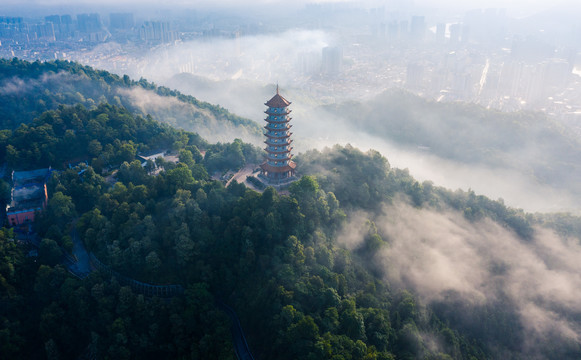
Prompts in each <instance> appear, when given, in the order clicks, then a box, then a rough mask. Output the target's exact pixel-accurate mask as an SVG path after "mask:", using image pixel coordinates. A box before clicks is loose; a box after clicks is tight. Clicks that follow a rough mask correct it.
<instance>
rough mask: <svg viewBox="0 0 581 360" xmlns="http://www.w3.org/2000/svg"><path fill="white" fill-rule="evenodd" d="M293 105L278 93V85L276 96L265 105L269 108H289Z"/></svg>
mask: <svg viewBox="0 0 581 360" xmlns="http://www.w3.org/2000/svg"><path fill="white" fill-rule="evenodd" d="M290 104H291V102H290V101H288V100H287V99H285V98H283V97H282V96H281V95H280V94H279V93H278V85H277V86H276V95H274V96H273V97H272V99H270V100H268V101H267V102H266V103H265V104H264V105H266V106H268V107H273V108H284V107H287V106H289V105H290Z"/></svg>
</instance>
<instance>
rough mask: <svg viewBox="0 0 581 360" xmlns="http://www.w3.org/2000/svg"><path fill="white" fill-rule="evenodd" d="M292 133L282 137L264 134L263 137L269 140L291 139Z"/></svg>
mask: <svg viewBox="0 0 581 360" xmlns="http://www.w3.org/2000/svg"><path fill="white" fill-rule="evenodd" d="M292 134H293V133H290V134H288V135H284V136H279V135H274V136H273V135H268V134H264V136H266V137H267V138H269V139H287V138H289V137H291V135H292Z"/></svg>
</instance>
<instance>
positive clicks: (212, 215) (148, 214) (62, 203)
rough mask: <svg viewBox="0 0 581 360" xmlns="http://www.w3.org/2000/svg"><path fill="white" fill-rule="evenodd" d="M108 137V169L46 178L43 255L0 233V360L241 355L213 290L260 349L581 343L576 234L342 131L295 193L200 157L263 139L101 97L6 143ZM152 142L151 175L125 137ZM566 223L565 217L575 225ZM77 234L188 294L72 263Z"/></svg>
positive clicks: (228, 157) (79, 142)
mask: <svg viewBox="0 0 581 360" xmlns="http://www.w3.org/2000/svg"><path fill="white" fill-rule="evenodd" d="M83 129H85V130H83ZM43 134H44V135H43ZM46 134H49V135H50V139H49V140H48V141H46V140H47V138H46V137H45V136H47V135H46ZM108 136H112V137H115V138H116V139H115V140H113V142H114V143H115V142H117V145H119V147H118V148H117V147H115V146H117V145H113V147H112V148H109V149H104V151H102V153H105V154H108V155H107V157H105V159H107V160H108V161H110V162H111V163H112V164H119V163H121V165H120V168H119V171H118V172H117V173H116V175H115V176H114V179H115V180H116V183H115V184H111V183H110V182H108V181H105V178H104V177H103V175H111V174H109V173H103V174H101V171H99V170H101V169H97V170H98V171H95V168H94V167H92V166H89V167H87V166H86V165H81V167H79V168H74V169H67V170H65V171H61V172H58V173H55V174H54V175H53V177H52V178H51V179H50V181H49V184H48V190H49V202H48V206H47V209H46V211H44V212H43V213H42V214H41V215H40V216H39V218H38V221H37V223H36V230H37V231H38V233H39V235H40V238H41V239H42V240H41V244H40V249H39V258H38V259H37V260H36V259H35V258H30V257H26V256H25V255H24V254H25V249H24V248H23V247H21V246H18V245H17V244H16V243H15V242H14V241H12V239H13V236H14V235H13V233H11V231H9V230H1V231H0V256H1V258H2V259H3V262H2V264H1V266H0V276H1V277H0V301H1V303H2V304H3V306H2V307H1V308H0V321H1V323H2V330H1V332H0V335H1V336H0V355H2V358H19V357H20V358H30V359H36V358H38V359H44V358H61V359H76V358H79V357H89V358H115V359H138V358H139V359H148V358H152V359H154V358H159V357H170V358H187V359H199V358H203V359H234V358H235V355H234V350H233V348H232V343H231V337H230V333H229V327H230V326H229V320H228V317H227V315H226V314H224V313H223V312H222V311H221V310H220V309H219V308H218V307H217V306H216V302H215V301H216V299H219V300H221V301H223V302H225V303H227V304H229V305H231V306H232V307H233V308H234V309H235V310H236V311H237V313H238V315H239V317H240V319H241V323H242V326H243V328H244V330H245V332H246V334H247V338H248V342H249V344H250V347H251V349H252V351H253V352H254V354H255V355H256V358H258V359H274V358H276V359H283V360H284V359H289V360H291V359H329V360H331V359H335V360H336V359H359V360H361V359H366V360H374V359H375V360H393V359H440V360H446V359H458V360H460V359H470V360H473V359H490V358H507V359H528V358H532V357H536V358H539V359H573V358H578V357H579V356H581V349H580V348H579V345H578V342H576V340H575V334H574V332H573V333H572V332H571V331H568V329H575V328H576V327H577V326H579V324H580V322H581V320H580V314H579V311H578V309H577V307H576V305H575V304H576V301H571V299H575V298H576V296H577V295H578V290H576V289H579V288H580V287H578V286H576V285H577V284H576V282H575V281H576V280H575V279H576V278H577V277H575V276H572V275H573V274H574V270H575V269H578V264H579V262H578V261H575V257H576V256H579V250H578V249H577V248H578V244H577V243H572V242H570V241H567V240H566V239H560V238H559V237H558V236H556V235H550V233H549V230H547V229H543V228H540V227H538V226H539V224H538V221H537V220H536V219H535V218H534V217H533V216H531V215H527V214H525V213H523V212H522V211H519V210H515V209H511V208H507V207H506V206H504V204H502V203H501V202H498V201H492V200H490V199H487V198H486V197H483V196H478V195H476V194H474V193H473V192H463V191H457V192H451V191H448V190H445V189H442V188H439V187H437V186H434V185H433V184H431V183H429V182H424V183H419V182H417V181H416V180H414V179H413V178H412V177H411V176H410V175H409V174H408V173H407V172H406V171H402V170H398V169H392V168H390V166H389V163H388V161H387V159H386V158H384V157H383V156H382V155H381V154H379V153H378V152H375V151H369V152H367V153H363V152H361V151H359V150H357V149H355V148H353V147H350V146H346V147H340V146H336V147H334V148H332V149H325V150H324V151H321V152H319V151H311V152H308V153H305V154H303V155H301V156H299V157H298V158H297V162H298V164H299V169H300V171H301V174H302V175H306V176H303V177H302V178H301V179H300V181H297V182H296V183H294V184H292V186H291V187H290V189H289V194H288V195H281V194H278V193H277V192H276V191H275V190H274V189H273V188H267V189H266V190H265V191H264V192H263V193H257V192H255V191H252V190H249V189H247V188H245V186H244V185H239V184H237V183H235V182H234V183H232V184H230V185H229V186H228V187H227V188H225V187H224V185H223V183H222V182H219V181H213V180H211V179H210V178H209V177H208V175H207V173H208V170H209V169H210V167H211V166H215V167H218V166H221V168H222V169H225V168H228V167H237V166H240V165H241V164H243V162H244V160H245V158H247V157H250V156H253V155H252V154H253V152H252V149H254V148H252V147H251V146H248V145H246V144H243V143H241V142H240V141H235V142H234V143H232V144H225V145H211V144H208V143H206V142H205V141H204V140H203V139H201V138H200V137H199V136H197V135H195V134H191V133H187V132H183V131H179V130H175V129H171V128H169V127H168V126H165V125H161V124H159V123H156V122H155V121H154V120H152V119H147V118H140V117H135V116H134V115H132V114H130V113H129V112H127V110H125V109H122V108H118V107H115V106H112V105H106V104H102V105H100V106H98V107H97V108H95V109H92V110H89V109H86V108H85V107H84V106H81V105H78V106H75V107H71V108H61V109H57V110H55V111H50V112H47V113H45V114H42V115H41V116H39V117H38V119H37V120H36V121H35V122H34V123H33V124H32V125H30V126H29V127H28V126H27V127H20V128H19V130H17V131H16V132H15V135H14V136H11V137H9V138H8V141H9V142H10V146H12V147H13V148H14V150H16V154H17V155H18V159H20V161H23V162H27V161H36V162H35V164H36V165H37V166H46V165H48V164H46V163H44V161H48V160H51V159H60V160H62V161H65V162H66V161H67V160H71V157H73V156H77V155H78V153H77V152H81V153H82V152H90V151H93V150H94V149H95V148H96V147H98V146H97V145H98V144H97V142H99V143H100V142H101V141H105V140H104V139H107V137H108ZM156 142H164V144H171V145H170V146H171V147H172V148H173V149H174V150H175V151H177V152H179V154H180V156H179V160H180V161H179V162H178V163H177V164H173V163H168V162H161V163H159V164H158V165H159V166H161V169H162V171H161V172H160V173H159V174H155V173H154V172H153V168H152V167H149V166H148V167H142V166H141V164H140V163H139V162H137V161H131V162H130V161H128V160H130V159H129V155H131V154H129V153H130V152H131V151H129V150H131V148H132V147H134V146H135V147H147V146H157V145H160V144H158V143H156ZM39 144H47V146H46V147H43V148H42V151H41V152H40V153H42V154H44V155H43V157H41V158H34V156H35V154H37V153H38V151H37V149H38V148H39ZM132 144H134V145H132ZM128 145H131V146H128ZM162 145H163V144H162ZM198 146H200V147H206V148H207V149H208V152H207V153H206V157H202V156H201V154H200V152H199V151H198ZM7 148H10V147H9V146H7ZM63 149H76V150H75V151H70V152H67V151H63ZM29 156H32V158H28V157H29ZM126 156H127V157H126ZM254 156H256V154H255V155H254ZM217 159H223V161H219V162H216V161H217ZM549 220H550V221H552V222H553V223H555V221H556V219H555V218H552V219H547V221H549ZM574 223H576V224H579V219H574V218H567V221H566V222H562V223H559V224H558V225H559V231H563V230H566V229H569V231H570V232H569V235H577V236H578V235H579V234H576V233H575V228H574V227H572V226H570V225H571V224H574ZM567 224H569V225H567ZM74 229H75V230H76V232H74V231H73V230H74ZM76 234H78V236H79V237H80V239H82V241H83V242H84V244H85V246H86V247H87V248H88V249H89V250H90V251H91V252H92V253H93V254H95V256H97V258H98V259H100V261H101V262H103V263H104V264H106V265H107V266H110V267H111V268H112V269H113V270H114V271H116V272H117V273H119V274H122V275H123V276H127V277H130V278H133V279H137V280H140V281H144V282H148V283H154V284H168V283H179V284H182V285H183V286H184V287H185V288H186V291H185V294H184V295H183V296H178V297H175V298H173V299H171V301H162V300H160V299H157V298H153V299H148V298H146V297H144V296H143V295H141V294H139V293H138V292H135V291H134V290H133V289H132V288H131V287H129V286H123V285H121V284H120V283H119V282H118V280H117V279H116V278H115V277H113V278H111V277H110V276H108V275H107V274H105V273H93V274H91V275H90V276H89V277H87V278H86V279H84V280H81V279H78V278H75V277H73V276H72V275H69V274H68V273H67V272H66V271H65V269H64V268H63V266H62V265H60V264H59V263H60V262H61V259H62V254H61V249H64V250H65V251H70V249H71V248H72V236H77V235H76ZM547 238H548V239H549V240H550V241H551V242H552V243H549V242H545V240H546V239H547ZM559 244H561V245H559ZM543 249H551V250H552V251H545V252H547V254H548V256H546V257H545V256H544V255H542V254H543V253H544V252H543V251H542V250H543ZM519 258H523V260H522V261H519V260H518V259H519ZM536 264H542V265H544V266H536ZM557 269H558V271H556V270H557ZM540 280H544V281H547V280H551V281H554V283H555V284H557V285H553V286H552V287H551V291H545V290H544V287H542V286H538V284H537V283H536V282H537V281H540ZM521 282H522V284H523V286H522V287H519V284H521ZM539 317H541V318H543V317H544V318H543V320H542V323H543V324H546V326H545V327H542V326H541V327H539V325H538V324H537V323H535V322H534V321H535V319H538V318H539ZM529 339H535V341H534V342H533V343H531V342H530V340H529Z"/></svg>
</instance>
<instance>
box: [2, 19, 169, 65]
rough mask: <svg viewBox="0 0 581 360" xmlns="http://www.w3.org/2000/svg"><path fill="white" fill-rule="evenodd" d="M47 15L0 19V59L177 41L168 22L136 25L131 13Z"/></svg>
mask: <svg viewBox="0 0 581 360" xmlns="http://www.w3.org/2000/svg"><path fill="white" fill-rule="evenodd" d="M107 20H108V21H104V20H103V19H102V18H101V15H100V14H97V13H90V14H86V13H85V14H77V15H75V16H71V15H68V14H65V15H49V16H45V17H44V18H43V19H29V18H23V17H8V16H0V56H2V57H14V56H16V57H19V58H22V59H30V60H36V59H41V60H51V59H71V54H72V53H74V52H82V51H87V50H90V49H91V48H92V47H94V46H96V45H98V44H102V43H106V42H109V41H114V42H118V43H127V42H131V43H134V44H142V45H147V46H151V45H158V44H168V43H174V42H176V41H178V40H180V37H179V35H178V32H177V31H175V30H173V29H172V27H171V25H170V22H169V21H141V22H136V21H135V19H134V17H133V14H132V13H111V14H109V18H108V19H107Z"/></svg>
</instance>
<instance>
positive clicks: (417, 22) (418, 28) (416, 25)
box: [410, 16, 426, 41]
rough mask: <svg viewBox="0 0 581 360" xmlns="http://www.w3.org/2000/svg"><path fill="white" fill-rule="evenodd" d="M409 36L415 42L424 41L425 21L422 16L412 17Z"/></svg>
mask: <svg viewBox="0 0 581 360" xmlns="http://www.w3.org/2000/svg"><path fill="white" fill-rule="evenodd" d="M410 35H411V38H412V39H413V40H416V41H421V40H423V39H424V36H425V35H426V20H425V18H424V17H423V16H412V24H411V29H410Z"/></svg>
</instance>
